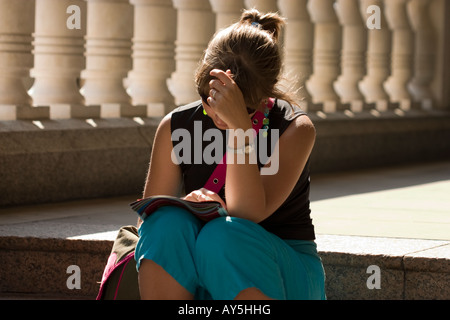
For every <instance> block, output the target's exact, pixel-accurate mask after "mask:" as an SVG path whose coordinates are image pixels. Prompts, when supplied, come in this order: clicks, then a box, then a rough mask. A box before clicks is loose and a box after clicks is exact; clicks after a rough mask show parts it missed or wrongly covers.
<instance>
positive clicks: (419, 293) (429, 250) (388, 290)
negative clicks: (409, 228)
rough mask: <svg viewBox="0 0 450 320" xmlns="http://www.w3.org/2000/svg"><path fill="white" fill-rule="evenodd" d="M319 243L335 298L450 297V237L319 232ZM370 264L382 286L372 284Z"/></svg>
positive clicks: (331, 293) (407, 298)
mask: <svg viewBox="0 0 450 320" xmlns="http://www.w3.org/2000/svg"><path fill="white" fill-rule="evenodd" d="M317 246H318V250H319V253H320V255H321V257H322V260H323V264H324V267H325V271H326V274H327V295H328V298H329V299H331V300H334V299H345V300H353V299H356V300H359V299H369V300H372V299H387V300H402V299H406V300H409V299H423V300H430V299H437V300H447V299H449V298H450V241H438V240H420V239H398V238H375V237H359V236H336V235H318V236H317ZM418 257H420V259H418ZM370 266H378V267H379V268H380V274H381V277H380V279H381V288H380V289H369V288H368V287H367V280H368V278H369V277H370V276H371V273H370V272H369V273H368V268H369V267H370Z"/></svg>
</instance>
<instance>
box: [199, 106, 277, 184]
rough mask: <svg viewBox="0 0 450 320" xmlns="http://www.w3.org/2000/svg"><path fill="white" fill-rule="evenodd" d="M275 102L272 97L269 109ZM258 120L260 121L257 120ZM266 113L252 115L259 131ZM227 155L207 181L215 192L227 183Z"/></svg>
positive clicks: (256, 129) (254, 124)
mask: <svg viewBox="0 0 450 320" xmlns="http://www.w3.org/2000/svg"><path fill="white" fill-rule="evenodd" d="M273 104H274V99H273V98H270V99H269V101H268V103H267V107H268V108H269V110H271V109H272V107H273ZM255 120H258V121H255ZM263 120H264V113H262V112H261V111H256V113H255V115H254V116H253V117H252V121H253V125H252V126H253V129H254V130H255V131H256V133H258V131H259V129H261V128H262V126H263ZM226 159H227V155H226V154H225V155H224V156H223V158H222V161H220V163H219V164H218V165H217V167H216V169H214V171H213V173H212V174H211V176H210V177H209V179H208V181H206V184H205V187H204V188H205V189H207V190H210V191H213V192H215V193H219V191H220V190H221V189H222V187H223V186H224V184H225V177H226V175H227V163H226Z"/></svg>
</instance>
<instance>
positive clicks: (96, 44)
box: [81, 0, 146, 118]
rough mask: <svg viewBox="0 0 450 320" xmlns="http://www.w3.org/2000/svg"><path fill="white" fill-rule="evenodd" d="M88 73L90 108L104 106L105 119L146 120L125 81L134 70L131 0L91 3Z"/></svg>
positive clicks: (92, 0)
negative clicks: (142, 117) (129, 117)
mask: <svg viewBox="0 0 450 320" xmlns="http://www.w3.org/2000/svg"><path fill="white" fill-rule="evenodd" d="M87 9H88V15H87V35H86V69H85V70H83V71H82V73H81V76H82V78H83V80H84V85H83V87H82V88H81V93H82V94H83V95H84V97H85V99H86V104H87V105H100V108H101V111H100V112H101V113H100V116H101V117H103V118H106V117H108V118H110V117H121V116H145V115H146V110H145V108H144V109H143V110H142V109H141V108H137V107H132V106H131V97H130V96H129V95H128V94H127V92H126V89H125V86H124V78H125V77H126V76H127V73H128V71H129V70H130V69H131V65H132V59H131V53H132V50H131V38H132V36H133V7H132V6H131V5H130V3H129V1H128V0H88V1H87Z"/></svg>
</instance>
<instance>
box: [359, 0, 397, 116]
mask: <svg viewBox="0 0 450 320" xmlns="http://www.w3.org/2000/svg"><path fill="white" fill-rule="evenodd" d="M360 9H361V15H362V18H363V21H365V22H366V27H367V42H368V45H367V54H366V69H367V71H366V76H365V77H364V78H363V80H362V81H361V82H360V85H359V87H360V89H361V92H362V93H363V95H364V97H365V101H366V103H370V104H373V106H374V110H375V111H378V112H384V111H387V110H388V109H390V104H389V95H388V94H387V92H386V90H385V88H384V82H385V81H386V79H387V78H388V77H389V75H390V65H391V47H392V46H391V32H390V30H389V27H388V25H387V21H386V18H385V14H384V12H385V10H384V4H383V1H382V0H360Z"/></svg>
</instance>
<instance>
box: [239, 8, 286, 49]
mask: <svg viewBox="0 0 450 320" xmlns="http://www.w3.org/2000/svg"><path fill="white" fill-rule="evenodd" d="M240 23H241V24H250V25H254V26H259V27H260V28H261V29H263V30H265V31H267V32H269V33H270V34H272V37H273V38H274V39H275V41H278V38H279V36H280V33H281V28H282V27H283V26H284V24H285V21H284V18H283V17H281V16H280V15H278V13H276V12H268V13H264V14H263V13H261V12H259V11H258V10H257V9H249V10H244V12H243V13H242V15H241V20H240Z"/></svg>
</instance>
